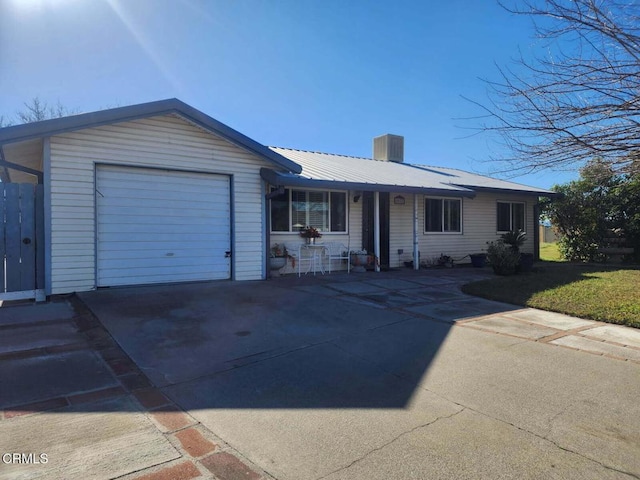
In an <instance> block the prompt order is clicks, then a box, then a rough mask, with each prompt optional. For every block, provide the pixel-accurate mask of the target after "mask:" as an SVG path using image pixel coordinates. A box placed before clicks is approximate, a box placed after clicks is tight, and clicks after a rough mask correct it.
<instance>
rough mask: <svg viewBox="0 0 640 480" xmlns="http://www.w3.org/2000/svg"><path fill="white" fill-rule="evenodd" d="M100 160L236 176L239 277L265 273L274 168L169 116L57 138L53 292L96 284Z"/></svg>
mask: <svg viewBox="0 0 640 480" xmlns="http://www.w3.org/2000/svg"><path fill="white" fill-rule="evenodd" d="M96 164H111V165H130V166H141V167H160V168H167V169H172V170H185V171H192V172H203V173H218V174H223V175H229V176H231V188H232V192H233V197H232V208H233V209H234V212H233V215H234V224H233V225H232V230H233V232H234V234H235V244H234V245H233V246H232V249H233V260H232V262H233V267H232V270H233V272H234V278H235V279H236V280H256V279H260V278H262V272H263V255H262V251H263V243H264V231H263V215H262V189H261V179H260V168H261V167H267V166H272V165H271V164H270V163H268V162H266V161H264V160H262V159H260V158H258V157H257V156H255V155H252V154H250V153H248V152H246V151H245V150H243V149H241V148H239V147H236V146H235V145H233V144H231V143H229V142H227V141H226V140H224V139H221V138H219V137H216V136H215V135H213V134H211V133H209V132H205V131H204V130H202V129H200V128H198V127H196V126H194V125H192V124H190V123H188V122H186V121H185V120H183V119H181V118H179V117H177V116H173V115H168V116H160V117H153V118H148V119H143V120H136V121H130V122H122V123H118V124H114V125H107V126H102V127H96V128H91V129H85V130H80V131H77V132H72V133H67V134H64V135H59V136H55V137H52V138H51V216H52V232H51V263H52V265H51V270H52V292H51V293H53V294H57V293H67V292H73V291H86V290H91V289H93V288H95V286H96V265H95V264H96V256H95V244H96V238H95V230H96V226H95V218H96V213H95V183H94V182H95V168H96Z"/></svg>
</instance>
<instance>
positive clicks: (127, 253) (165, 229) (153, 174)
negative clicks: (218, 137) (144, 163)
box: [96, 165, 231, 287]
mask: <svg viewBox="0 0 640 480" xmlns="http://www.w3.org/2000/svg"><path fill="white" fill-rule="evenodd" d="M229 202H230V194H229V177H227V176H224V175H211V174H201V173H186V172H175V171H167V170H153V169H145V168H132V167H114V166H103V165H101V166H98V168H97V174H96V210H97V227H98V228H97V234H98V239H97V248H98V251H97V274H98V278H97V284H98V286H101V287H104V286H116V285H139V284H147V283H165V282H183V281H184V282H186V281H195V280H217V279H225V278H230V261H229V258H227V257H226V256H225V253H226V252H227V251H229V250H230V238H231V236H230V205H229Z"/></svg>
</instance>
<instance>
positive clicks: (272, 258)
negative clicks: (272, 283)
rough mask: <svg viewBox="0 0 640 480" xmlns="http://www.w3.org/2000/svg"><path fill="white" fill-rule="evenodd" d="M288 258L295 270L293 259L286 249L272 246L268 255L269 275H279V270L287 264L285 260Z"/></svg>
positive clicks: (276, 245) (281, 246)
mask: <svg viewBox="0 0 640 480" xmlns="http://www.w3.org/2000/svg"><path fill="white" fill-rule="evenodd" d="M289 258H290V259H291V261H292V263H293V267H294V268H295V258H294V257H292V256H291V255H289V252H288V251H287V247H285V246H284V245H280V244H278V243H276V244H274V245H273V246H272V247H271V250H270V254H269V270H271V275H273V276H277V275H279V270H280V269H281V268H282V267H284V266H285V265H286V264H287V259H289Z"/></svg>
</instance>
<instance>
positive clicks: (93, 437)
mask: <svg viewBox="0 0 640 480" xmlns="http://www.w3.org/2000/svg"><path fill="white" fill-rule="evenodd" d="M16 454H18V455H16ZM0 455H2V457H1V458H0V479H2V480H5V479H6V480H9V479H15V478H47V479H65V480H66V479H69V480H72V479H82V480H85V479H88V478H92V479H111V478H124V479H141V480H142V479H144V480H170V479H184V480H187V479H192V478H220V479H241V478H242V479H254V480H255V479H260V478H269V477H268V476H266V475H264V474H262V473H258V472H260V471H259V469H257V468H256V467H255V466H248V462H247V461H246V460H245V459H241V457H240V456H239V455H238V454H237V452H234V451H233V450H232V449H230V448H229V447H228V446H227V445H225V443H224V442H223V441H222V440H220V439H219V438H217V437H216V436H215V435H213V434H212V433H211V432H210V431H208V430H207V429H206V428H204V427H203V426H202V425H201V424H200V423H199V422H198V421H196V420H194V419H193V417H191V416H190V415H188V414H187V413H185V412H183V411H181V410H180V409H179V408H178V407H177V406H175V404H173V403H172V402H171V401H169V399H167V398H166V397H165V396H164V395H163V394H162V393H160V391H158V390H156V389H155V388H153V387H152V386H151V384H150V383H149V381H148V380H147V378H146V377H145V376H144V375H143V374H142V373H141V372H140V371H139V369H138V368H137V367H136V365H135V364H134V363H133V362H132V361H131V360H130V359H129V357H128V356H127V355H126V354H125V353H124V352H123V351H122V350H121V349H120V347H119V346H118V345H117V344H116V343H115V342H114V341H113V339H112V338H111V336H110V335H109V334H108V333H107V332H106V330H104V328H103V327H102V326H101V325H100V323H99V322H98V321H97V320H96V319H95V317H94V316H93V315H92V314H91V313H90V312H89V311H87V310H86V309H85V307H84V306H83V304H82V303H81V302H79V301H78V300H76V299H74V298H71V299H69V300H61V301H55V302H51V303H46V304H37V305H24V306H16V307H5V308H2V309H0Z"/></svg>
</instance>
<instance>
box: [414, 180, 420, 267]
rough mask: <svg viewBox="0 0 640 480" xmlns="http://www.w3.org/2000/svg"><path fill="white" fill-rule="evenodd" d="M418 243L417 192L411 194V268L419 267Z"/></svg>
mask: <svg viewBox="0 0 640 480" xmlns="http://www.w3.org/2000/svg"><path fill="white" fill-rule="evenodd" d="M418 249H419V245H418V194H417V193H415V194H414V195H413V269H414V270H419V269H420V252H419V250H418Z"/></svg>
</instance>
